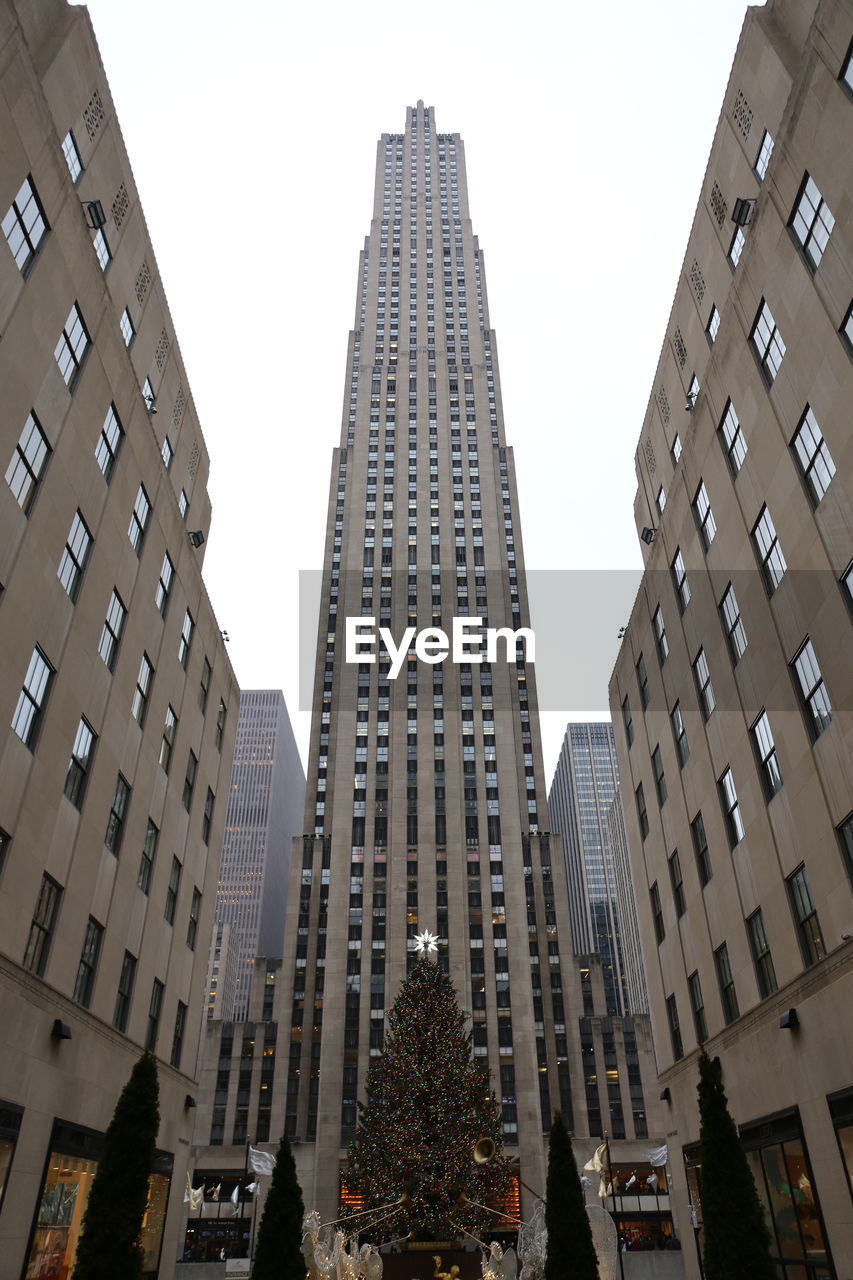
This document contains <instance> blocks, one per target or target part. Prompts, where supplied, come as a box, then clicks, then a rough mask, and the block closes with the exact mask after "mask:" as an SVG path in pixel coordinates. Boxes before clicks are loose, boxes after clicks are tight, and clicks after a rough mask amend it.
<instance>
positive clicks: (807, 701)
mask: <svg viewBox="0 0 853 1280" xmlns="http://www.w3.org/2000/svg"><path fill="white" fill-rule="evenodd" d="M792 666H793V668H794V671H795V673H796V676H797V684H798V685H799V689H800V696H801V698H802V702H803V708H804V710H805V711H806V713H807V714H806V719H807V720H808V724H809V729H810V730H811V734H812V737H813V738H819V737H820V735H821V734H822V733H823V731H824V729H825V728H826V727H827V725H828V724H829V722H830V720H831V719H832V705H831V703H830V701H829V694H828V693H827V692H826V685H825V684H824V683H823V676H822V675H821V673H820V667H819V666H818V664H817V658H816V657H815V651H814V648H813V647H812V642H811V640H808V639H807V640H806V642H805V644H804V645H803V647H802V648H801V649H800V651H799V653H798V654H797V656H796V657H795V658H794V661H793V663H792Z"/></svg>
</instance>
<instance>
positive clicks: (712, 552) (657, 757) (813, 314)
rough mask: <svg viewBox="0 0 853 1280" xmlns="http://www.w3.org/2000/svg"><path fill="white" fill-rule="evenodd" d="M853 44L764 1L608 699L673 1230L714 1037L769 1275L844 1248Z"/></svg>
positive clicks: (681, 1216) (849, 1057) (691, 257)
mask: <svg viewBox="0 0 853 1280" xmlns="http://www.w3.org/2000/svg"><path fill="white" fill-rule="evenodd" d="M851 36H853V7H851V5H850V3H849V2H848V0H818V2H817V3H796V4H794V3H788V2H787V0H768V3H767V4H766V5H764V6H763V7H754V8H750V9H748V11H747V16H746V20H745V23H744V27H743V33H742V36H741V39H740V43H739V45H738V48H737V52H736V54H735V60H734V65H733V68H732V73H731V78H730V80H729V83H728V87H727V89H726V95H725V98H724V101H723V107H722V112H721V115H720V120H719V124H718V126H717V131H716V134H715V137H714V142H713V146H712V149H711V154H710V158H709V162H708V168H707V172H706V175H705V180H704V183H703V187H702V193H701V197H700V200H699V205H698V208H697V211H696V216H695V220H694V224H693V228H692V230H691V233H690V239H689V242H688V246H687V253H686V255H685V259H684V265H683V269H682V272H681V275H680V278H679V282H678V287H677V291H676V295H675V301H674V304H673V309H672V314H671V317H670V321H669V327H668V331H667V335H666V341H665V343H664V346H663V350H662V352H661V356H660V360H659V363H658V367H657V372H656V374H655V381H654V386H653V390H652V396H651V399H650V402H649V407H648V411H647V414H646V419H645V422H644V424H643V431H642V436H641V439H640V442H639V445H638V449H637V454H636V469H637V477H638V492H637V498H636V506H635V515H636V522H637V530H638V533H643V532H644V533H645V536H644V537H643V546H644V551H643V554H644V557H645V562H646V564H645V575H644V578H643V583H642V587H641V590H640V592H639V595H638V598H637V602H636V605H635V607H634V610H633V613H632V616H631V620H630V625H629V626H628V629H627V635H626V637H625V641H624V644H623V646H622V649H621V652H620V655H619V658H618V661H617V664H616V668H615V671H614V673H613V677H612V681H611V687H610V704H611V709H612V712H613V717H614V722H615V723H616V725H617V747H618V752H619V762H620V773H621V777H622V786H623V789H624V796H625V818H626V827H627V836H628V844H629V848H630V851H631V858H632V865H633V874H634V882H635V885H636V888H637V903H638V913H639V919H640V928H641V932H642V936H643V941H644V950H645V955H646V978H647V982H648V987H649V1000H650V1007H651V1017H652V1023H653V1028H654V1033H655V1044H656V1050H657V1057H658V1063H659V1066H660V1083H661V1085H662V1086H663V1087H664V1088H665V1090H666V1092H667V1095H668V1098H669V1106H670V1120H669V1124H668V1125H667V1129H668V1132H669V1134H670V1138H669V1144H670V1153H671V1155H672V1156H673V1159H672V1162H671V1169H672V1171H673V1174H674V1188H675V1198H676V1199H675V1203H676V1219H677V1221H678V1222H680V1224H681V1227H682V1235H683V1236H684V1237H685V1239H687V1238H688V1229H687V1228H688V1224H689V1222H690V1217H689V1215H688V1201H689V1202H690V1203H691V1204H692V1207H693V1210H694V1211H695V1215H696V1220H697V1221H698V1222H699V1223H700V1224H701V1222H702V1204H701V1194H700V1192H701V1184H700V1180H699V1177H698V1173H699V1170H698V1158H699V1156H698V1145H697V1144H698V1138H699V1120H698V1115H697V1105H696V1084H697V1077H698V1071H697V1057H698V1054H699V1046H700V1044H703V1045H704V1046H705V1048H706V1049H707V1052H708V1053H709V1055H711V1056H712V1057H717V1058H719V1061H720V1064H721V1067H722V1072H723V1079H724V1084H725V1088H726V1092H727V1094H728V1098H729V1104H730V1108H731V1111H732V1113H733V1115H734V1117H735V1120H736V1121H737V1123H738V1125H739V1128H740V1134H741V1139H742V1141H743V1145H744V1147H745V1149H746V1150H747V1152H748V1156H749V1161H750V1164H751V1166H752V1169H753V1172H754V1175H755V1179H756V1183H757V1185H758V1189H759V1192H760V1194H761V1195H762V1197H763V1198H764V1200H765V1201H766V1203H767V1205H768V1221H769V1224H770V1227H771V1232H772V1234H773V1251H774V1257H775V1258H776V1259H777V1261H778V1266H779V1274H780V1276H782V1275H784V1276H789V1277H793V1276H803V1277H808V1278H809V1280H815V1278H816V1277H835V1276H845V1275H847V1274H848V1270H849V1261H850V1258H851V1257H853V1226H851V1222H853V1219H851V1201H850V1185H851V1184H850V1177H851V1174H853V1066H851V1063H853V1022H851V1019H850V1017H849V1016H847V1012H846V1011H847V1010H849V1009H850V1008H851V1006H853V978H851V974H852V973H853V942H851V935H853V895H851V884H853V812H851V811H853V781H852V780H853V721H851V707H853V663H852V662H851V653H853V633H851V623H853V612H851V611H853V563H852V562H851V561H853V433H851V430H850V406H851V404H853V364H851V357H853V319H851V316H853V312H851V298H853V269H852V268H851V263H853V219H851V207H852V206H853V145H851V143H853V62H852V61H851ZM690 1234H692V1233H690ZM698 1239H699V1241H700V1242H701V1230H700V1232H699V1233H698ZM685 1262H686V1264H687V1267H688V1275H689V1276H691V1277H698V1276H699V1274H700V1266H699V1261H698V1258H697V1251H696V1250H695V1249H694V1248H693V1247H692V1245H691V1247H690V1248H688V1249H687V1250H686V1252H685Z"/></svg>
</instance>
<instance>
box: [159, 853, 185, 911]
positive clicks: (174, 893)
mask: <svg viewBox="0 0 853 1280" xmlns="http://www.w3.org/2000/svg"><path fill="white" fill-rule="evenodd" d="M180 885H181V864H180V862H178V859H177V858H176V857H175V856H174V855H173V856H172V870H171V871H170V872H169V887H168V889H167V890H166V906H165V908H164V910H163V914H164V916H165V917H166V919H167V920H168V922H169V924H174V923H175V908H176V906H177V905H178V889H179V888H180Z"/></svg>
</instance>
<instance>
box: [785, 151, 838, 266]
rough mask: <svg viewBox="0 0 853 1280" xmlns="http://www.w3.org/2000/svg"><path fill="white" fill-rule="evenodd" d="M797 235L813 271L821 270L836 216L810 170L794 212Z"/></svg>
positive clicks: (792, 222)
mask: <svg viewBox="0 0 853 1280" xmlns="http://www.w3.org/2000/svg"><path fill="white" fill-rule="evenodd" d="M788 225H789V226H790V228H791V230H792V231H793V233H794V237H795V238H796V239H797V240H798V241H799V243H800V244H801V245H802V248H803V252H804V253H805V255H806V260H807V262H808V265H809V267H810V269H811V270H812V271H817V269H818V267H819V266H820V260H821V258H822V257H823V255H824V251H825V249H826V246H827V244H828V243H829V237H830V236H831V235H832V228H833V227H834V226H835V219H834V218H833V216H832V214H831V213H830V212H829V208H828V206H827V203H826V201H825V200H824V198H823V196H822V195H821V194H820V192H819V191H818V189H817V184H816V182H815V180H814V178H812V177H810V176H809V174H808V173H807V174H806V175H805V176H804V178H803V185H802V186H801V187H800V193H799V195H798V196H797V203H796V204H795V205H794V212H793V213H792V214H791V221H790V223H789V224H788Z"/></svg>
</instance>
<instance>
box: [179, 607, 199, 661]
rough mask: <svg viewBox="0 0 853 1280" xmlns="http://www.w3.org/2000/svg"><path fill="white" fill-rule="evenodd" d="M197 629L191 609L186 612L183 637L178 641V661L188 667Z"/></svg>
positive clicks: (182, 631) (182, 628) (182, 629)
mask: <svg viewBox="0 0 853 1280" xmlns="http://www.w3.org/2000/svg"><path fill="white" fill-rule="evenodd" d="M194 630H195V622H194V621H193V616H192V614H191V613H190V611H189V609H187V611H186V612H185V614H184V621H183V623H182V625H181V638H180V640H179V641H178V662H180V664H181V666H182V667H183V668H184V671H186V669H187V663H188V662H189V657H190V648H191V647H192V642H193V631H194Z"/></svg>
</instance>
